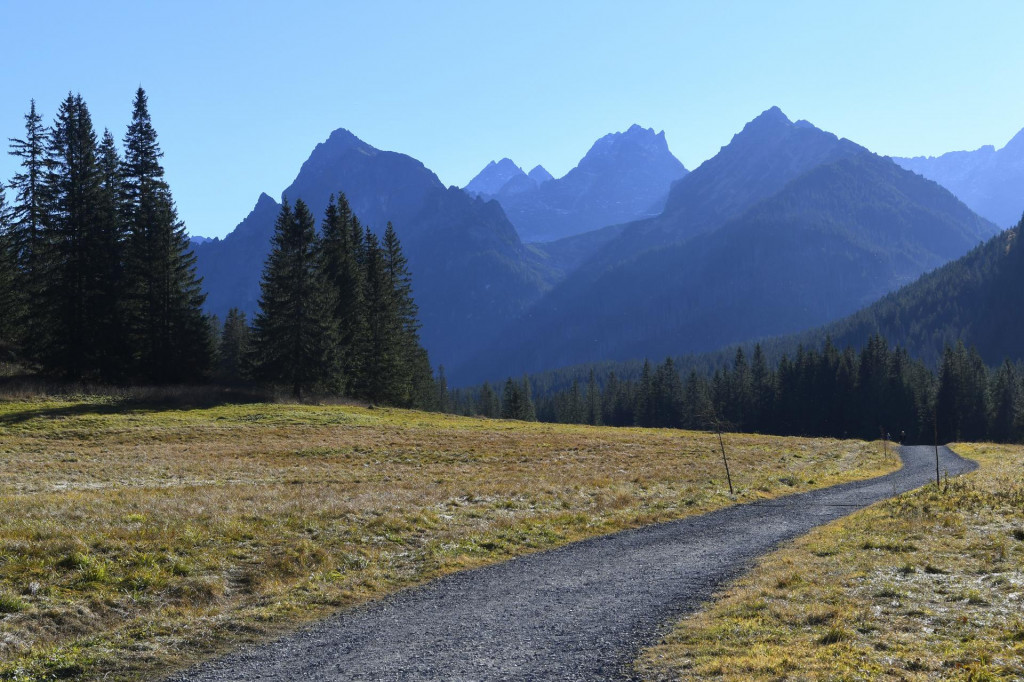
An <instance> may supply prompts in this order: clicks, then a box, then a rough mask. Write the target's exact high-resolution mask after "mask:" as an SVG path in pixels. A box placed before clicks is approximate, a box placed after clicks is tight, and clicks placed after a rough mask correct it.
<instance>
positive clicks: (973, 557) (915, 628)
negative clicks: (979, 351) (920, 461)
mask: <svg viewBox="0 0 1024 682" xmlns="http://www.w3.org/2000/svg"><path fill="white" fill-rule="evenodd" d="M954 448H955V449H956V451H957V452H959V453H960V454H962V455H964V456H966V457H970V458H973V459H976V460H978V461H979V462H980V463H981V468H980V470H979V471H977V472H976V473H973V474H970V475H968V476H966V477H963V478H958V479H952V480H950V481H949V482H948V487H947V486H946V485H945V484H944V485H943V487H942V488H941V489H936V486H935V485H934V484H932V485H930V486H927V487H925V488H923V489H920V490H918V491H914V492H911V493H907V494H905V495H901V496H900V497H898V498H896V499H894V500H891V501H887V502H883V503H880V504H877V505H875V506H873V507H871V508H869V509H867V510H864V511H862V512H858V513H856V514H854V515H852V516H850V517H848V518H846V519H842V520H839V521H836V522H834V523H831V524H829V525H827V526H824V527H822V528H819V529H817V530H815V531H813V532H812V533H810V534H809V535H807V536H805V537H803V538H801V539H799V540H796V541H795V542H793V543H790V544H789V545H788V546H787V547H785V548H784V549H782V550H780V551H778V552H775V553H774V554H771V555H769V556H768V557H766V558H765V559H763V560H762V561H761V562H760V563H759V565H758V566H757V568H756V569H755V570H754V571H753V572H752V573H750V574H749V575H748V576H746V577H744V578H742V579H740V580H739V581H737V582H736V583H735V584H734V585H732V586H731V587H729V588H728V589H727V590H725V591H724V592H723V593H722V594H721V595H719V597H718V598H717V599H716V600H715V601H713V602H712V603H711V604H709V605H708V606H707V607H706V609H705V610H703V611H701V612H699V613H697V614H695V615H694V616H692V617H690V618H687V619H686V620H684V621H682V622H681V623H679V624H678V625H677V626H676V628H675V629H674V630H673V631H672V633H671V634H670V635H669V636H667V637H666V638H665V641H664V642H663V643H662V644H660V645H658V646H655V647H653V648H651V649H648V650H647V651H645V652H644V653H643V655H642V656H641V657H640V660H639V662H638V668H639V670H640V671H641V673H642V675H643V677H645V678H646V679H650V680H697V679H701V680H702V679H710V678H714V679H722V680H749V679H765V680H767V679H772V680H774V679H782V678H785V679H794V680H802V679H806V680H933V679H950V680H1020V679H1024V530H1022V529H1024V477H1022V473H1024V447H1019V446H1018V447H1014V446H994V445H970V444H961V445H956V446H954Z"/></svg>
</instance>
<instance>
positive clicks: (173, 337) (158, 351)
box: [122, 88, 211, 383]
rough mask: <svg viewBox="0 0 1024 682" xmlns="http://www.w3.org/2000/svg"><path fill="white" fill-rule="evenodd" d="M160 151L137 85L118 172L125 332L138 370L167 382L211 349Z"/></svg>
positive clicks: (184, 377) (204, 361)
mask: <svg viewBox="0 0 1024 682" xmlns="http://www.w3.org/2000/svg"><path fill="white" fill-rule="evenodd" d="M162 156H163V152H162V151H160V145H159V144H158V142H157V136H156V130H155V129H154V128H153V123H152V120H151V118H150V115H149V107H148V102H147V98H146V93H145V91H144V90H143V89H142V88H139V89H138V91H137V92H136V95H135V102H134V106H133V111H132V122H131V124H130V125H129V126H128V132H127V134H126V135H125V139H124V166H123V171H122V178H123V184H122V188H123V193H122V199H123V203H122V206H123V211H124V213H123V215H124V224H125V228H126V229H127V233H128V239H127V256H126V259H125V260H126V274H127V276H128V278H129V281H130V289H131V298H132V300H131V305H130V309H129V331H130V335H131V341H132V345H133V347H134V350H135V356H136V363H137V370H138V372H139V375H140V377H141V378H143V379H145V380H149V381H155V382H159V383H166V382H180V381H188V380H193V379H195V378H197V377H199V376H200V375H201V374H202V372H203V371H204V370H205V369H206V367H207V366H208V364H209V361H210V353H211V349H210V340H209V334H208V329H207V324H206V320H205V319H204V316H203V313H202V304H203V301H204V299H205V294H203V292H202V288H201V284H202V280H201V279H200V278H199V277H198V276H197V275H196V257H195V254H193V253H192V250H191V247H190V245H189V240H188V236H187V235H186V233H185V226H184V224H183V223H182V222H181V221H180V220H179V219H178V214H177V209H176V208H175V206H174V201H173V199H172V198H171V190H170V188H169V187H168V185H167V182H166V181H165V180H164V169H163V167H162V166H161V165H160V158H161V157H162Z"/></svg>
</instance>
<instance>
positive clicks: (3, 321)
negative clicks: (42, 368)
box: [0, 184, 21, 362]
mask: <svg viewBox="0 0 1024 682" xmlns="http://www.w3.org/2000/svg"><path fill="white" fill-rule="evenodd" d="M16 273H17V264H16V263H15V259H14V248H13V246H12V244H11V212H10V209H9V208H8V206H7V196H6V191H5V188H4V186H3V185H2V184H0V362H11V361H13V360H14V359H15V351H16V348H17V340H18V336H19V334H18V332H19V329H18V324H19V323H20V322H21V320H20V319H19V317H18V312H17V311H18V303H19V297H18V296H17V295H16V293H15V288H14V287H15V284H14V282H15V277H16Z"/></svg>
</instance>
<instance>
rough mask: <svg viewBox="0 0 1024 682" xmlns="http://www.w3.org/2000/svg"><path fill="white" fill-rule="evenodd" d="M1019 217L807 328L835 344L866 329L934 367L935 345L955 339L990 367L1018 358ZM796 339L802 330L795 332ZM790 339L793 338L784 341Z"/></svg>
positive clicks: (858, 337) (938, 352)
mask: <svg viewBox="0 0 1024 682" xmlns="http://www.w3.org/2000/svg"><path fill="white" fill-rule="evenodd" d="M1022 230H1024V221H1022V222H1021V223H1018V225H1017V226H1016V227H1015V228H1013V229H1010V230H1007V231H1005V232H1002V233H1000V234H998V235H996V236H995V237H993V238H992V239H990V240H989V241H988V242H986V243H985V244H983V245H981V246H978V247H977V248H975V249H973V250H972V251H971V252H970V253H968V254H966V255H965V256H963V257H962V258H959V259H957V260H955V261H953V262H951V263H948V264H946V265H944V266H942V267H941V268H938V269H937V270H935V271H934V272H930V273H928V274H926V275H924V276H922V277H921V278H920V279H918V280H917V281H915V282H914V283H912V284H909V285H907V286H906V287H903V288H902V289H900V290H899V291H895V292H893V293H891V294H889V295H887V296H885V297H884V298H882V299H881V300H879V301H877V302H875V303H874V304H872V305H870V306H868V307H867V308H865V309H863V310H860V311H858V312H856V313H854V314H853V315H851V316H849V317H847V318H845V319H842V320H839V321H837V322H834V323H832V324H829V325H826V326H825V327H824V328H822V329H821V330H817V331H815V332H811V333H809V334H808V335H807V336H808V338H809V339H810V338H811V337H814V338H821V337H824V336H825V335H830V336H831V337H832V338H833V339H834V340H835V342H836V343H837V344H839V345H841V346H842V345H847V344H849V345H853V346H859V345H862V344H863V343H864V341H865V339H867V338H868V336H870V335H871V334H882V335H883V336H884V337H885V338H886V340H887V341H888V342H889V343H891V344H898V345H900V346H902V347H904V348H906V349H907V350H908V351H909V352H910V354H911V356H912V357H915V358H919V359H921V360H924V361H925V362H926V363H928V364H930V365H932V366H938V364H939V361H940V359H941V358H942V351H943V348H944V347H946V346H953V345H955V344H956V342H957V341H963V342H964V343H965V344H967V345H969V346H974V347H976V348H977V349H978V352H979V353H980V354H981V357H982V358H983V359H984V360H985V362H986V363H987V364H989V365H991V366H995V365H998V364H999V363H1001V362H1002V361H1003V360H1004V359H1007V358H1009V359H1010V360H1024V341H1022V339H1024V315H1021V314H1020V311H1022V310H1024V244H1022V243H1021V232H1022ZM798 340H802V336H801V337H798ZM790 345H794V344H790Z"/></svg>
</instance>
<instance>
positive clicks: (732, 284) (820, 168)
mask: <svg viewBox="0 0 1024 682" xmlns="http://www.w3.org/2000/svg"><path fill="white" fill-rule="evenodd" d="M997 232H998V228H997V227H996V226H995V225H993V224H991V223H989V222H988V221H986V220H984V219H982V218H979V217H978V216H977V215H975V214H974V213H973V212H971V211H970V209H968V208H967V207H966V206H964V204H963V203H962V202H960V201H959V200H957V199H956V198H955V197H954V196H953V195H952V194H950V193H949V192H948V191H947V190H945V189H944V188H942V187H940V186H939V185H938V184H936V183H935V182H932V181H929V180H926V179H924V178H922V177H920V176H919V175H916V174H914V173H911V172H909V171H906V170H903V169H901V168H900V167H899V166H897V165H896V164H895V163H893V162H892V161H891V160H889V159H887V158H884V157H879V156H876V155H874V154H872V153H871V152H869V151H868V150H866V149H864V148H863V147H861V146H859V145H857V144H855V143H853V142H851V141H849V140H845V139H840V138H837V137H836V136H835V135H832V134H831V133H827V132H825V131H821V130H819V129H817V128H815V127H814V126H813V125H811V124H809V123H807V122H805V121H797V122H791V121H790V120H789V119H788V118H787V117H786V116H785V115H784V114H783V113H782V112H781V111H780V110H778V109H777V108H772V109H769V110H767V111H765V112H764V113H762V114H761V115H760V116H758V117H757V118H756V119H754V120H753V121H751V122H750V123H749V124H747V126H746V127H744V129H743V130H742V131H741V132H740V133H738V134H737V135H736V136H735V137H734V138H733V139H732V141H731V142H730V143H729V144H728V145H727V146H726V147H723V148H722V150H721V151H720V152H719V153H718V154H717V155H716V156H715V157H714V158H712V159H710V160H708V161H707V162H705V163H704V164H702V165H701V166H700V167H699V168H697V169H696V170H694V171H693V172H692V173H690V174H689V175H687V176H686V177H685V178H684V179H682V180H680V181H679V182H677V183H676V184H675V185H674V186H673V187H672V191H671V193H670V195H669V197H668V200H667V202H666V206H665V210H664V211H663V212H662V214H661V215H660V216H658V217H657V218H653V219H647V220H643V221H638V222H635V223H632V224H629V225H626V226H624V227H621V228H618V233H617V234H616V235H615V236H613V237H612V238H611V239H609V240H608V241H607V242H606V243H605V244H604V245H603V246H601V247H600V248H599V249H597V250H596V251H595V252H594V253H593V254H592V255H590V256H589V257H588V258H587V259H585V260H584V262H583V263H582V264H581V265H580V266H579V267H578V268H577V269H576V270H575V271H573V272H572V273H571V274H569V275H568V276H567V277H566V278H565V279H564V280H563V281H561V282H560V283H558V284H557V285H556V286H555V287H554V288H553V289H552V290H551V291H550V292H548V293H547V294H545V295H544V297H543V298H542V299H541V300H540V301H538V302H537V303H536V304H534V305H533V306H532V307H531V308H530V309H529V310H528V311H527V313H526V314H525V315H524V316H523V317H521V318H520V319H517V320H515V321H514V322H513V323H512V324H510V325H509V327H508V328H507V329H506V330H505V332H503V333H502V334H500V335H499V336H498V337H496V342H495V343H494V344H493V345H491V346H489V347H485V348H484V349H483V350H482V351H481V352H480V353H479V354H478V356H477V357H476V358H472V359H470V360H469V361H468V362H466V363H465V364H464V365H460V366H457V367H456V368H454V369H453V371H452V376H453V378H454V379H455V380H456V381H466V382H475V381H481V380H484V379H494V378H497V377H501V376H503V375H508V374H512V375H515V374H518V373H520V372H524V371H526V372H536V371H541V370H545V369H552V368H556V367H559V366H565V365H570V364H576V363H581V362H593V361H600V360H625V359H629V358H636V357H643V356H648V357H654V358H657V357H665V356H671V355H678V354H682V353H690V352H703V351H710V350H714V349H716V348H719V347H721V346H724V345H727V344H733V343H739V342H742V341H745V340H748V339H752V338H758V337H763V336H772V335H778V334H785V333H790V332H796V331H799V330H801V329H805V328H807V327H811V326H817V325H820V324H823V323H825V322H828V321H830V320H834V319H837V318H839V317H842V316H845V315H848V314H850V313H852V312H854V311H855V310H857V309H858V308H860V307H862V306H865V305H867V304H868V303H870V302H872V301H873V300H875V299H877V298H878V297H880V296H882V295H884V294H885V293H887V292H890V291H893V290H895V289H897V288H899V287H900V286H902V285H904V284H907V283H909V282H911V281H913V280H914V279H915V278H916V277H918V276H919V275H921V274H922V273H924V272H927V271H928V270H931V269H933V268H935V267H937V266H939V265H942V264H944V263H946V262H948V261H949V260H951V259H953V258H956V257H958V256H960V255H962V254H964V253H965V252H967V251H968V250H970V249H971V248H972V247H973V246H975V245H977V244H978V243H979V242H980V241H983V240H985V239H987V238H989V237H991V236H992V235H994V234H996V233H997Z"/></svg>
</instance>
